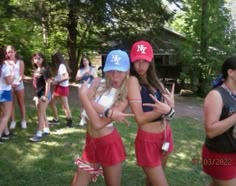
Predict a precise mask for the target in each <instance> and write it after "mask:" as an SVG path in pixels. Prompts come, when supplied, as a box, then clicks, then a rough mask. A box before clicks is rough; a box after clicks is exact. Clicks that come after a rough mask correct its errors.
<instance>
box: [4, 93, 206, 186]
mask: <svg viewBox="0 0 236 186" xmlns="http://www.w3.org/2000/svg"><path fill="white" fill-rule="evenodd" d="M73 93H74V94H75V95H74V96H75V98H74V99H71V100H70V101H71V102H74V103H73V104H72V105H71V111H72V115H73V121H74V124H75V126H76V124H77V123H79V119H80V118H79V107H78V105H77V102H78V100H77V99H76V90H74V92H73ZM28 96H29V99H28V100H27V101H26V103H27V121H28V128H27V129H26V130H22V129H20V128H19V123H18V126H17V128H16V129H15V133H16V135H17V137H16V138H15V139H11V140H9V141H7V142H5V143H4V144H2V145H1V146H0V148H1V152H0V185H1V186H68V185H70V182H71V179H72V177H73V175H74V172H75V171H76V166H75V165H74V163H73V161H74V159H75V158H76V157H77V156H79V155H81V152H82V149H83V145H84V139H85V129H83V128H78V127H75V128H72V129H71V128H65V126H66V121H65V119H64V113H63V111H62V109H61V108H60V107H58V108H59V109H58V113H59V117H60V119H61V124H60V125H58V126H54V127H51V135H50V136H47V137H45V138H44V140H43V141H42V142H40V143H31V142H29V141H28V139H29V138H30V137H31V136H32V135H33V134H34V133H35V131H36V128H37V117H36V110H35V107H34V105H33V102H32V99H31V96H32V95H31V94H29V95H28ZM16 113H17V114H18V115H17V118H19V111H18V112H16ZM48 116H51V111H50V109H48ZM115 125H116V126H117V129H118V130H119V132H120V134H121V136H122V139H123V141H124V144H125V147H126V152H127V159H126V161H125V162H124V164H123V170H122V186H143V185H144V179H145V175H144V173H143V171H142V169H141V168H140V167H138V166H137V165H136V160H135V153H134V139H135V136H136V124H135V122H134V120H133V119H130V126H126V125H125V124H124V123H117V124H115ZM171 126H172V130H173V135H174V141H175V150H174V152H173V153H172V154H171V155H170V157H169V160H168V163H167V167H166V169H165V171H166V176H167V179H168V182H169V185H170V186H183V185H191V186H201V185H206V183H208V182H209V178H208V177H207V176H206V175H205V174H203V173H202V171H201V165H200V159H201V156H200V154H201V146H202V143H203V141H204V131H203V126H202V123H200V122H198V121H196V120H192V119H186V118H176V119H174V120H173V121H171ZM193 159H197V160H199V161H198V162H197V163H193ZM90 185H96V186H105V184H104V180H103V178H102V177H99V179H98V180H97V182H96V183H95V184H90Z"/></svg>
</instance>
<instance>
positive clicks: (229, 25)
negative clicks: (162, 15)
mask: <svg viewBox="0 0 236 186" xmlns="http://www.w3.org/2000/svg"><path fill="white" fill-rule="evenodd" d="M204 2H207V3H208V6H207V9H206V10H205V14H202V12H203V10H204V8H205V7H206V6H204ZM180 8H181V10H182V13H181V14H180V15H179V17H177V19H176V20H177V21H175V22H174V23H173V25H174V26H175V28H177V29H178V30H180V31H181V32H183V33H185V35H186V37H187V39H188V41H187V43H185V44H184V45H183V48H184V50H183V53H182V57H183V59H184V60H183V61H184V62H185V63H188V64H191V65H192V69H194V70H193V71H192V73H194V74H193V75H192V76H193V81H196V82H195V83H196V84H197V86H198V87H199V90H198V91H199V93H203V94H204V93H205V92H207V90H208V89H207V87H206V85H207V84H205V83H204V82H208V81H211V80H212V78H213V77H214V76H215V75H216V74H217V73H219V69H220V66H221V64H222V61H223V60H224V59H225V58H226V57H227V56H229V55H232V54H233V52H234V48H235V41H236V40H235V28H234V24H233V21H232V16H231V13H230V11H229V9H228V8H227V7H226V6H225V1H224V0H215V1H209V0H201V1H198V0H183V1H182V4H181V6H180ZM178 20H181V21H179V22H178ZM203 21H206V24H205V25H204V24H203ZM179 23H180V24H179ZM203 26H204V27H205V28H203ZM190 76H191V75H190ZM208 85H209V84H208Z"/></svg>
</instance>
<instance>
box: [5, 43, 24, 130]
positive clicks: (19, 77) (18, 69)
mask: <svg viewBox="0 0 236 186" xmlns="http://www.w3.org/2000/svg"><path fill="white" fill-rule="evenodd" d="M5 63H6V64H7V65H9V66H10V68H11V71H12V73H13V74H14V81H13V83H12V93H13V107H12V113H11V123H10V127H9V128H10V129H14V128H15V127H16V120H15V107H14V97H15V98H16V100H17V103H18V106H19V108H20V115H21V128H23V129H25V128H27V122H26V109H25V100H24V99H25V94H24V82H23V78H24V71H25V65H24V61H23V60H21V59H20V57H19V56H18V55H17V53H16V50H15V48H14V47H13V46H11V45H9V46H7V47H6V60H5Z"/></svg>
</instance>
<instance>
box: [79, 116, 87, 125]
mask: <svg viewBox="0 0 236 186" xmlns="http://www.w3.org/2000/svg"><path fill="white" fill-rule="evenodd" d="M85 124H86V121H85V119H84V117H82V118H81V120H80V122H79V126H81V127H83V126H85Z"/></svg>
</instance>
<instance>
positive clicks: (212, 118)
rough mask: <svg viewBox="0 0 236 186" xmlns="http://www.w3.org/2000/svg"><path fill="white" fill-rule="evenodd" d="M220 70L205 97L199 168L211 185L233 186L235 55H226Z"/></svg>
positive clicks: (235, 180) (235, 177) (235, 155)
mask: <svg viewBox="0 0 236 186" xmlns="http://www.w3.org/2000/svg"><path fill="white" fill-rule="evenodd" d="M221 71H222V76H220V77H219V78H218V79H217V80H216V81H214V87H213V90H211V91H210V92H209V93H208V94H207V96H206V98H205V100H204V106H203V108H204V110H203V111H204V125H205V132H206V138H205V142H204V144H203V147H202V168H203V171H204V172H205V173H206V174H208V175H209V176H210V177H211V178H212V182H211V183H210V184H209V185H210V186H225V185H227V186H235V185H236V56H231V57H229V58H227V59H226V60H225V61H224V63H223V65H222V70H221Z"/></svg>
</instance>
